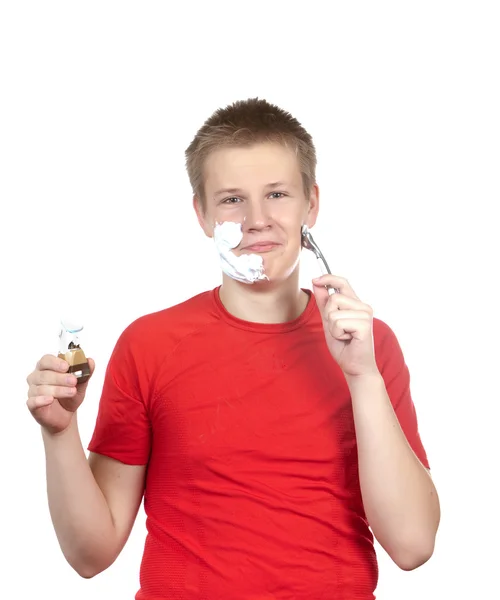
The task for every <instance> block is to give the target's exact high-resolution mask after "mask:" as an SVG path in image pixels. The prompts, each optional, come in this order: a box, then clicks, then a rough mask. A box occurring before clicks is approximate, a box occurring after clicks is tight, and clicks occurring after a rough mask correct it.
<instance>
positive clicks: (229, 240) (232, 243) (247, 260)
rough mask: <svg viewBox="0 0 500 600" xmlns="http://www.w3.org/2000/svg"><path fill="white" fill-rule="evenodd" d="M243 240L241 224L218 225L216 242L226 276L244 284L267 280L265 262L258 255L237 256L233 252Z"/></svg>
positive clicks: (215, 229)
mask: <svg viewBox="0 0 500 600" xmlns="http://www.w3.org/2000/svg"><path fill="white" fill-rule="evenodd" d="M242 239H243V232H242V230H241V224H240V223H233V222H231V221H225V222H224V223H216V224H215V228H214V242H215V247H216V248H217V252H218V253H219V256H220V261H221V266H222V270H223V271H224V273H225V274H226V275H228V276H229V277H231V278H232V279H236V281H241V282H242V283H255V282H256V281H258V280H259V279H267V276H266V275H265V274H264V261H263V259H262V256H258V255H257V254H242V255H241V256H236V254H235V253H234V252H232V250H233V248H236V247H237V246H238V245H239V244H240V242H241V240H242Z"/></svg>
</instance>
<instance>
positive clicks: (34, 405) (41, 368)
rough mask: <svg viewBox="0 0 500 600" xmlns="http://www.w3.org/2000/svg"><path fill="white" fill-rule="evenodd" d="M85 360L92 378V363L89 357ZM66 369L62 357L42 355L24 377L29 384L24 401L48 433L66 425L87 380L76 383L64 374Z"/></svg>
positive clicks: (93, 367) (76, 406)
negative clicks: (26, 397)
mask: <svg viewBox="0 0 500 600" xmlns="http://www.w3.org/2000/svg"><path fill="white" fill-rule="evenodd" d="M88 363H89V368H90V377H92V374H93V373H94V370H95V362H94V361H93V359H91V358H89V359H88ZM68 369H69V364H68V363H67V362H66V361H65V360H61V359H60V358H58V357H57V356H54V355H52V354H46V355H45V356H44V357H43V358H41V359H40V360H39V361H38V363H37V364H36V367H35V370H34V371H33V372H32V373H30V374H29V375H28V377H27V378H26V381H27V383H28V385H29V388H28V401H27V403H26V404H27V406H28V408H29V410H30V412H31V414H32V415H33V417H34V418H35V420H36V421H37V422H38V423H39V424H40V425H41V426H42V427H43V428H44V429H45V430H46V431H47V432H48V433H51V434H56V433H61V432H62V431H64V430H65V429H66V428H67V427H69V425H70V423H71V420H72V418H73V415H74V413H75V412H76V410H77V408H78V407H79V406H80V404H81V403H82V402H83V399H84V398H85V392H86V391H87V385H88V383H89V381H90V379H89V380H88V381H86V382H85V383H83V384H80V385H76V382H77V379H76V377H75V376H74V375H71V374H69V373H67V371H68ZM68 377H69V380H68Z"/></svg>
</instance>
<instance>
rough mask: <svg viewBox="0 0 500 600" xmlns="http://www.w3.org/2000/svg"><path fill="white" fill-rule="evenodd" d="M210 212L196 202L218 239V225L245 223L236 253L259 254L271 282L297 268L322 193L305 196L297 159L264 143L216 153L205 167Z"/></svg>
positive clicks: (207, 230)
mask: <svg viewBox="0 0 500 600" xmlns="http://www.w3.org/2000/svg"><path fill="white" fill-rule="evenodd" d="M204 174H205V207H204V210H201V209H200V207H199V204H198V202H197V200H196V199H195V203H194V204H195V209H196V213H197V215H198V220H199V222H200V225H201V226H202V228H203V230H204V232H205V234H206V235H207V236H209V237H212V236H213V229H214V226H215V224H216V223H222V222H224V221H233V222H237V223H241V226H242V231H243V239H242V241H241V244H240V245H239V246H238V247H237V248H235V249H234V253H235V254H236V255H237V256H239V255H241V254H258V255H260V256H262V258H263V260H264V272H265V274H266V275H267V276H268V278H269V280H270V281H271V282H273V281H274V282H278V281H283V280H285V279H286V278H287V277H288V276H289V275H290V274H291V273H292V272H293V271H294V270H295V268H296V266H297V264H298V261H299V257H300V250H301V228H302V225H303V224H306V225H307V226H308V227H312V226H313V225H314V223H315V222H316V217H317V214H318V208H319V203H318V188H317V186H314V187H313V189H312V191H311V193H310V195H309V197H308V198H307V197H306V195H305V193H304V186H303V182H302V175H301V172H300V168H299V162H298V159H297V157H296V155H295V153H294V152H293V151H291V150H290V149H288V148H285V147H284V146H282V145H280V144H274V143H260V144H255V145H253V146H249V147H244V148H222V149H220V150H216V151H214V152H213V153H212V154H210V156H209V157H208V158H207V160H206V163H205V170H204Z"/></svg>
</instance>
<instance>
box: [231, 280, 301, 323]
mask: <svg viewBox="0 0 500 600" xmlns="http://www.w3.org/2000/svg"><path fill="white" fill-rule="evenodd" d="M219 296H220V300H221V302H222V304H223V305H224V308H225V309H226V310H227V311H228V312H229V313H230V314H232V315H233V316H234V317H237V318H238V319H242V320H243V321H250V322H252V323H287V322H288V321H293V320H294V319H297V318H298V317H299V316H300V315H301V314H302V313H303V312H304V310H305V308H306V306H307V303H308V301H309V296H308V295H307V294H306V293H305V292H304V291H303V290H301V289H300V286H299V282H298V272H296V273H293V274H292V275H291V276H290V277H289V278H288V279H287V280H286V281H284V282H282V283H280V284H275V285H271V284H269V282H265V281H264V282H261V283H256V284H246V283H240V282H239V281H234V279H231V278H230V277H227V276H226V275H224V276H223V283H222V286H221V288H220V291H219Z"/></svg>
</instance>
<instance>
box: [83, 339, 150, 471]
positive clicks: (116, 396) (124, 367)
mask: <svg viewBox="0 0 500 600" xmlns="http://www.w3.org/2000/svg"><path fill="white" fill-rule="evenodd" d="M135 350H136V351H137V348H135ZM140 376H141V373H140V372H139V369H138V367H137V361H136V360H135V358H134V352H133V347H132V343H131V335H130V332H129V330H128V329H126V330H125V331H124V332H123V333H122V335H121V336H120V338H119V339H118V341H117V343H116V345H115V347H114V349H113V352H112V354H111V357H110V360H109V362H108V365H107V368H106V374H105V378H104V385H103V389H102V393H101V398H100V401H99V410H98V414H97V420H96V424H95V428H94V432H93V435H92V438H91V441H90V444H89V446H88V449H89V450H90V451H91V452H95V453H97V454H104V455H105V456H109V457H110V458H114V459H116V460H119V461H120V462H123V463H125V464H128V465H145V464H147V462H148V459H149V454H150V446H151V424H150V420H149V415H148V410H147V406H146V401H145V399H144V398H143V397H142V395H143V393H142V392H141V384H140V380H139V378H140Z"/></svg>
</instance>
